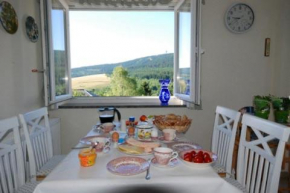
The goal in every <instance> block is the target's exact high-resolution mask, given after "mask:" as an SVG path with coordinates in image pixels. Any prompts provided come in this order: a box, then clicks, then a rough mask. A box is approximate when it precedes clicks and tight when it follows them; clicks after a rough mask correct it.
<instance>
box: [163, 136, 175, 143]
mask: <svg viewBox="0 0 290 193" xmlns="http://www.w3.org/2000/svg"><path fill="white" fill-rule="evenodd" d="M158 139H159V141H161V142H163V143H172V142H177V141H178V138H177V137H175V138H174V139H173V140H171V141H166V140H165V139H164V136H160V137H158Z"/></svg>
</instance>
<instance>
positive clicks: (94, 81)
mask: <svg viewBox="0 0 290 193" xmlns="http://www.w3.org/2000/svg"><path fill="white" fill-rule="evenodd" d="M109 84H110V78H109V77H107V76H106V75H105V74H97V75H89V76H82V77H76V78H72V89H86V90H90V89H94V88H103V87H106V86H108V85H109Z"/></svg>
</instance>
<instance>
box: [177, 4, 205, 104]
mask: <svg viewBox="0 0 290 193" xmlns="http://www.w3.org/2000/svg"><path fill="white" fill-rule="evenodd" d="M174 22H175V37H174V44H175V45H174V46H175V49H174V96H176V97H177V98H179V99H181V100H183V101H186V102H189V103H193V104H195V105H200V104H201V101H200V54H201V48H200V0H181V1H180V2H179V3H178V4H177V5H176V6H175V8H174Z"/></svg>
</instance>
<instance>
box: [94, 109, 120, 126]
mask: <svg viewBox="0 0 290 193" xmlns="http://www.w3.org/2000/svg"><path fill="white" fill-rule="evenodd" d="M115 113H117V116H118V121H120V120H121V114H120V112H119V111H118V110H117V109H116V108H114V107H104V108H99V119H100V122H101V124H102V123H108V122H113V121H114V120H115Z"/></svg>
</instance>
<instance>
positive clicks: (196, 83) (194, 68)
mask: <svg viewBox="0 0 290 193" xmlns="http://www.w3.org/2000/svg"><path fill="white" fill-rule="evenodd" d="M43 1H46V0H40V2H41V4H42V5H41V7H42V9H43V7H44V2H43ZM50 1H51V0H48V1H47V2H50ZM59 1H60V2H61V3H62V5H63V6H64V7H65V10H66V22H67V28H66V32H67V36H66V37H67V41H66V42H67V59H68V60H67V61H68V69H69V70H68V79H69V81H68V84H69V94H68V95H63V96H58V97H57V96H55V85H54V65H49V62H48V60H47V57H45V56H46V53H47V50H46V49H47V46H45V45H46V43H45V36H43V40H42V42H43V45H44V46H43V56H44V57H43V64H44V70H45V72H46V73H44V84H45V88H47V89H45V103H46V105H51V104H55V103H58V102H62V101H64V100H68V99H71V98H72V89H71V73H70V69H71V68H70V51H69V46H70V43H69V30H68V29H69V13H68V12H69V7H68V5H66V3H65V1H64V0H59ZM183 1H185V0H180V2H179V3H178V4H177V6H176V7H175V8H173V9H171V11H174V12H175V16H174V20H175V21H174V22H175V24H174V25H175V34H174V44H175V45H174V46H175V49H174V52H175V53H174V77H173V78H174V84H177V79H176V75H177V73H176V72H177V70H178V33H177V32H178V8H179V6H180V5H182V2H183ZM190 1H191V21H192V22H191V31H192V33H191V50H192V52H191V58H190V61H191V75H190V78H191V81H190V82H192V83H191V84H190V91H191V92H190V95H184V94H180V93H177V92H176V88H177V87H176V85H174V96H171V99H170V101H175V102H174V103H175V104H185V103H186V102H189V103H190V104H194V105H200V104H201V101H200V58H201V57H200V56H201V54H202V49H201V47H200V39H201V33H200V23H201V22H200V21H201V6H200V1H201V0H190ZM49 6H50V8H51V5H49ZM48 10H51V9H48ZM102 10H104V9H103V8H102ZM108 10H112V9H108ZM114 10H116V9H114ZM41 12H42V13H41V17H42V23H43V24H45V18H44V14H43V13H45V11H44V10H42V11H41ZM48 12H49V11H48ZM49 14H50V13H49ZM49 18H50V17H49ZM48 23H49V25H50V26H51V20H50V19H49V22H48ZM45 28H49V29H51V27H45V25H42V32H43V34H45V31H44V30H45ZM51 34H52V33H51V31H49V39H50V44H51V45H52V39H51V37H52V35H51ZM194 45H195V46H194ZM50 61H53V51H52V49H51V50H50ZM195 61H196V62H195ZM48 67H50V71H49V70H48ZM48 76H49V77H48ZM49 80H50V82H51V84H49ZM50 93H53V95H51V96H49V95H50ZM179 99H180V100H179ZM158 100H159V97H158V96H156V97H74V98H73V99H72V100H70V103H81V104H86V103H87V104H89V103H94V104H103V103H109V104H111V105H114V104H122V103H136V104H137V103H150V102H151V101H153V102H156V101H158ZM189 103H187V104H189ZM188 106H189V105H188Z"/></svg>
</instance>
